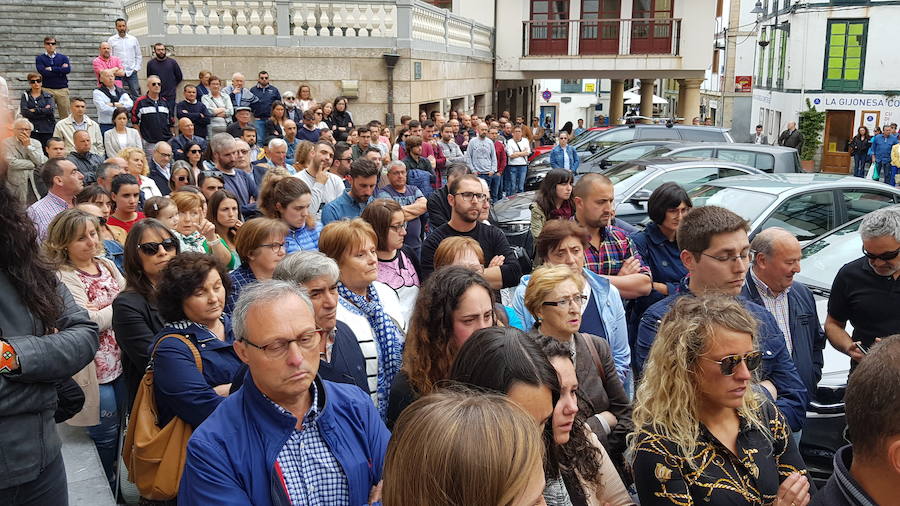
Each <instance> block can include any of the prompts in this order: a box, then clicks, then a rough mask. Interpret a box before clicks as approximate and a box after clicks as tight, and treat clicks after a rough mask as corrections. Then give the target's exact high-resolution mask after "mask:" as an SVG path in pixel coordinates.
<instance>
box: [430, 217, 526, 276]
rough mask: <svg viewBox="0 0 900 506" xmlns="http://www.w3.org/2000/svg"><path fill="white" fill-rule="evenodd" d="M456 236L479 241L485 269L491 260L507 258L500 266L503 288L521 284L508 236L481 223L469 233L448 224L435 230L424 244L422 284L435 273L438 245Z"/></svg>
mask: <svg viewBox="0 0 900 506" xmlns="http://www.w3.org/2000/svg"><path fill="white" fill-rule="evenodd" d="M454 236H465V237H471V238H472V239H475V240H476V241H478V244H479V245H481V249H482V251H484V266H485V267H487V266H488V263H490V261H491V259H492V258H494V257H495V256H497V255H503V256H504V257H506V258H505V259H504V260H503V265H501V266H500V272H501V275H502V276H503V288H510V287H513V286H516V285H518V284H519V279H520V278H521V277H522V270H521V268H520V267H519V262H518V260H517V259H516V254H515V253H514V252H513V250H512V248H511V247H510V245H509V241H507V240H506V236H505V235H503V232H501V231H500V229H498V228H497V227H494V226H491V225H485V224H484V223H481V222H476V223H475V228H473V229H472V230H470V231H468V232H459V231H457V230H455V229H453V228H452V227H451V226H450V224H449V223H447V224H446V225H443V226H441V227H440V228H438V229H436V230H433V231H432V232H431V234H429V236H428V237H426V238H425V243H424V244H422V256H421V260H420V262H419V264H420V266H421V274H422V279H421V281H422V282H424V281H425V279H426V278H428V276H429V275H430V274H431V273H432V271H434V252H435V250H437V247H438V245H439V244H440V243H441V241H443V240H444V239H446V238H447V237H454Z"/></svg>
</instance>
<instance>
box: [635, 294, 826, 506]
mask: <svg viewBox="0 0 900 506" xmlns="http://www.w3.org/2000/svg"><path fill="white" fill-rule="evenodd" d="M757 327H758V324H757V321H756V318H755V317H754V316H753V315H752V314H750V313H749V312H748V311H747V310H746V309H744V306H743V305H742V304H741V303H740V302H738V301H737V300H735V299H733V298H731V297H725V296H718V295H714V296H696V297H679V298H678V300H677V301H676V302H675V303H674V304H673V306H672V309H671V310H670V311H669V312H668V313H667V314H666V315H665V316H664V317H663V319H662V322H661V323H660V327H659V332H658V333H657V335H656V341H655V342H654V343H653V347H652V348H651V349H650V356H649V358H648V360H647V363H646V366H645V368H644V375H643V379H642V380H641V383H640V386H639V387H638V390H637V396H636V398H635V408H634V421H635V425H636V427H638V430H637V432H635V433H633V434H631V435H630V436H629V439H628V442H629V448H628V452H629V455H628V457H629V460H630V461H631V464H632V467H633V470H634V480H635V485H636V486H637V490H638V496H639V497H640V501H641V504H642V505H644V504H649V505H657V504H659V505H663V504H703V503H707V504H774V505H776V506H791V505H793V506H805V505H806V504H807V503H808V502H809V481H808V478H807V476H806V474H807V473H806V466H805V464H804V463H803V459H802V458H801V457H800V452H799V450H798V449H797V445H796V443H795V442H794V439H793V437H792V436H791V429H790V426H789V425H788V422H787V420H786V419H785V418H784V415H782V414H781V413H780V412H779V411H778V409H777V408H776V407H775V405H774V404H773V403H772V401H770V400H769V398H768V397H767V396H766V395H765V394H763V393H761V389H760V387H759V385H758V384H756V380H755V378H754V375H753V371H754V370H756V369H757V368H758V367H759V366H760V363H761V362H762V352H760V351H759V348H758V347H757V345H758V343H757V339H756V332H757Z"/></svg>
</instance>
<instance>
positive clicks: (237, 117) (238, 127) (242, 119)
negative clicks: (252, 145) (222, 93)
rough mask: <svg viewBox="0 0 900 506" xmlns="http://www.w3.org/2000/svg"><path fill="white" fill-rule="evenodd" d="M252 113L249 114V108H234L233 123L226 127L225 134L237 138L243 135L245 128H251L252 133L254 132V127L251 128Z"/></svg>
mask: <svg viewBox="0 0 900 506" xmlns="http://www.w3.org/2000/svg"><path fill="white" fill-rule="evenodd" d="M252 119H253V113H251V112H250V108H249V107H244V106H240V107H235V108H234V121H232V122H231V124H230V125H228V128H226V129H225V132H227V133H229V134H231V136H232V137H235V138H239V137H242V136H243V135H244V130H246V129H247V128H252V129H253V131H254V132H255V131H256V127H254V126H253V122H252V121H251V120H252Z"/></svg>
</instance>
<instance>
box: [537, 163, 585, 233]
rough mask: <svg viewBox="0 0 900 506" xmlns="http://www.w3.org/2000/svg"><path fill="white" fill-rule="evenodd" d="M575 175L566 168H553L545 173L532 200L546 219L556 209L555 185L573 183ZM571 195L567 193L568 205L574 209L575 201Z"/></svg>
mask: <svg viewBox="0 0 900 506" xmlns="http://www.w3.org/2000/svg"><path fill="white" fill-rule="evenodd" d="M574 182H575V176H574V175H573V174H572V171H570V170H566V169H553V170H551V171H550V172H548V173H547V175H546V176H545V177H544V180H543V181H541V186H540V187H539V188H538V191H537V194H536V195H535V196H534V202H535V204H537V206H538V207H539V208H540V209H541V211H543V212H544V216H545V217H546V218H547V220H548V221H549V220H550V213H551V212H552V211H554V210H555V209H556V207H557V206H556V185H558V184H565V183H574ZM572 195H574V192H572V194H570V195H569V200H568V202H569V205H570V206H572V209H575V201H574V198H575V197H573V196H572Z"/></svg>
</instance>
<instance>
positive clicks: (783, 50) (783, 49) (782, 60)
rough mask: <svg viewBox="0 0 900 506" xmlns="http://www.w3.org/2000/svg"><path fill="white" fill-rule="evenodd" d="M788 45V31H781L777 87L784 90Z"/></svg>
mask: <svg viewBox="0 0 900 506" xmlns="http://www.w3.org/2000/svg"><path fill="white" fill-rule="evenodd" d="M787 44H788V33H787V30H781V41H780V42H779V43H778V79H777V80H776V81H775V86H777V87H778V88H784V67H785V65H786V60H787Z"/></svg>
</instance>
